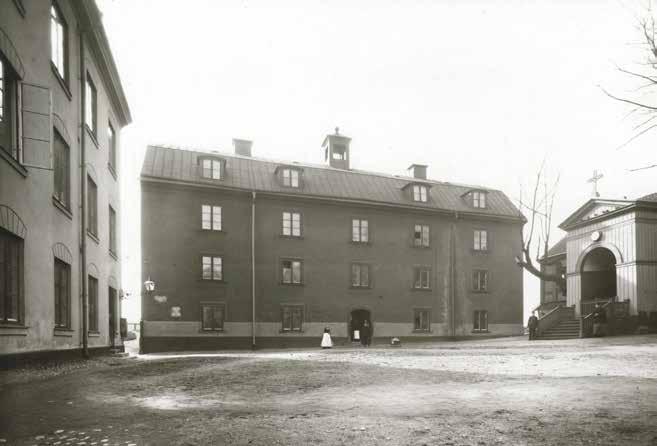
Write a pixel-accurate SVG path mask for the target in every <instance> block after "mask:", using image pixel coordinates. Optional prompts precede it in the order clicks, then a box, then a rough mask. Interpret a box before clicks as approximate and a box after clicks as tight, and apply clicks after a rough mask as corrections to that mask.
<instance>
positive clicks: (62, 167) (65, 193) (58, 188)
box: [53, 130, 71, 209]
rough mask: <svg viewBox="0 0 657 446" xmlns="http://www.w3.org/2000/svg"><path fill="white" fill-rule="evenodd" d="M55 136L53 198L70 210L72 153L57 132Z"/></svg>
mask: <svg viewBox="0 0 657 446" xmlns="http://www.w3.org/2000/svg"><path fill="white" fill-rule="evenodd" d="M53 134H54V144H53V152H54V154H53V155H54V168H55V169H54V170H55V171H54V178H55V184H54V188H53V196H54V197H55V199H56V200H57V201H58V202H60V203H61V204H62V205H63V206H64V207H65V208H66V209H69V208H70V205H71V201H70V190H71V165H70V163H71V151H70V149H69V147H68V145H67V144H66V142H65V141H64V139H63V138H62V136H61V135H60V134H59V132H57V131H56V130H55V131H54V132H53Z"/></svg>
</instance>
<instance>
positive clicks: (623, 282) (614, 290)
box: [559, 194, 657, 316]
mask: <svg viewBox="0 0 657 446" xmlns="http://www.w3.org/2000/svg"><path fill="white" fill-rule="evenodd" d="M559 227H560V228H561V229H563V230H564V231H566V232H567V235H566V256H565V258H566V276H567V288H568V292H567V296H566V301H567V306H573V307H574V308H575V314H576V315H578V316H585V314H581V313H582V310H581V309H582V305H581V304H582V303H586V302H588V301H595V300H607V299H611V300H612V301H615V302H627V303H628V304H629V305H628V308H629V315H630V316H638V315H639V314H640V313H645V314H649V313H653V312H657V194H651V195H647V196H644V197H641V198H639V199H637V200H608V199H601V198H594V199H591V200H589V201H588V202H587V203H585V204H584V205H583V206H581V207H580V208H579V209H578V210H577V211H575V212H574V213H573V214H572V215H571V216H570V217H568V218H567V219H566V220H565V221H564V222H563V223H561V225H560V226H559ZM584 312H585V313H586V311H584Z"/></svg>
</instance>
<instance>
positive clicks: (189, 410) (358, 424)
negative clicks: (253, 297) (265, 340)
mask: <svg viewBox="0 0 657 446" xmlns="http://www.w3.org/2000/svg"><path fill="white" fill-rule="evenodd" d="M0 380H1V381H0V385H1V387H0V444H3V443H4V444H18V445H23V444H26V445H32V444H39V445H46V444H48V445H123V446H125V445H130V444H134V445H167V444H173V445H209V444H244V445H247V444H254V445H271V444H299V445H301V444H327V445H331V444H360V445H366V444H377V445H378V444H390V445H398V444H413V445H423V444H438V445H494V444H499V445H516V444H517V445H525V444H554V445H557V444H563V445H580V444H582V445H583V444H591V445H603V444H609V445H619V444H623V445H625V444H642V445H651V444H652V445H657V422H656V421H655V420H657V336H654V335H650V336H635V337H617V338H605V339H583V340H579V339H577V340H567V341H552V342H547V341H537V342H531V343H530V342H528V341H526V340H525V339H523V338H506V339H492V340H481V341H460V342H443V343H432V344H417V345H415V344H413V345H405V346H403V347H388V346H384V347H372V348H369V349H362V348H339V349H333V350H320V349H316V350H285V351H273V350H272V351H259V352H221V353H218V352H217V353H196V354H194V353H190V354H166V355H145V356H140V357H132V358H126V359H103V360H94V361H91V362H89V363H82V364H80V363H76V364H75V365H74V366H71V365H70V364H68V365H59V366H53V367H43V368H39V369H27V370H25V369H23V370H11V371H4V372H0Z"/></svg>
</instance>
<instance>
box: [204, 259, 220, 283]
mask: <svg viewBox="0 0 657 446" xmlns="http://www.w3.org/2000/svg"><path fill="white" fill-rule="evenodd" d="M223 276H224V273H223V259H222V258H221V257H217V256H203V280H224V279H223Z"/></svg>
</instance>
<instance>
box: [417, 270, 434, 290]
mask: <svg viewBox="0 0 657 446" xmlns="http://www.w3.org/2000/svg"><path fill="white" fill-rule="evenodd" d="M430 279H431V269H429V268H427V267H424V266H418V267H416V268H414V270H413V288H415V289H418V290H428V289H429V288H431V282H430Z"/></svg>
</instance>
